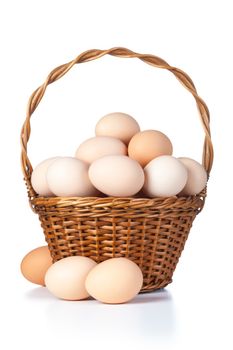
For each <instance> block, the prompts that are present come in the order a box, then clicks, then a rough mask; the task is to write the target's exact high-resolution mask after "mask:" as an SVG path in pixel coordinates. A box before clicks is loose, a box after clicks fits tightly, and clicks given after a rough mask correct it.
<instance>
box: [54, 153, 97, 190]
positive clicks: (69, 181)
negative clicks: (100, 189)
mask: <svg viewBox="0 0 233 350" xmlns="http://www.w3.org/2000/svg"><path fill="white" fill-rule="evenodd" d="M47 182H48V186H49V188H50V189H51V191H52V192H53V193H54V194H55V195H56V196H59V197H76V196H95V195H96V194H97V190H96V189H95V188H94V186H93V185H92V184H91V182H90V180H89V177H88V164H87V163H84V162H83V161H81V160H79V159H77V158H72V157H64V158H60V159H57V160H55V161H54V162H53V163H52V164H51V165H50V166H49V167H48V170H47Z"/></svg>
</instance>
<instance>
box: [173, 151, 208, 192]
mask: <svg viewBox="0 0 233 350" xmlns="http://www.w3.org/2000/svg"><path fill="white" fill-rule="evenodd" d="M178 159H179V161H181V162H182V163H183V164H184V166H185V167H186V169H187V171H188V180H187V182H186V185H185V187H184V188H183V190H182V191H181V193H180V195H181V196H189V195H195V194H198V193H200V192H201V191H202V190H203V189H204V188H205V186H206V183H207V172H206V170H205V169H204V167H203V166H202V165H201V164H200V163H198V162H197V161H196V160H194V159H191V158H185V157H180V158H178Z"/></svg>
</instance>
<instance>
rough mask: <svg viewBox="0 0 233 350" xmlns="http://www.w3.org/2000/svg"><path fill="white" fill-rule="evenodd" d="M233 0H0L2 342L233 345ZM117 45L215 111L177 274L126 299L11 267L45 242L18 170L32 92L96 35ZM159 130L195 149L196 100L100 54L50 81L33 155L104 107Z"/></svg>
mask: <svg viewBox="0 0 233 350" xmlns="http://www.w3.org/2000/svg"><path fill="white" fill-rule="evenodd" d="M232 32H233V22H232V10H231V1H230V0H229V1H227V0H221V1H215V0H214V1H210V0H209V1H208V0H207V1H200V0H196V1H181V0H180V1H168V0H167V1H166V0H165V1H161V0H160V1H157V0H154V1H149V0H144V1H138V0H134V1H133V0H132V1H130V0H128V1H127V0H125V1H121V0H118V1H107V0H106V1H103V0H99V1H90V0H86V1H71V0H66V1H60V0H57V1H43V0H40V1H26V0H21V1H12V0H9V1H5V2H3V1H2V2H1V5H0V33H1V34H0V35H1V41H0V42H1V49H0V50H1V56H0V62H1V65H0V73H1V75H0V89H1V91H0V92H1V94H0V96H1V101H0V121H1V125H0V133H1V137H0V142H1V172H0V174H1V175H0V176H1V240H0V244H1V253H0V269H1V283H0V285H1V287H0V295H1V299H0V302H1V308H0V317H1V337H0V343H1V344H0V347H1V349H13V348H14V347H16V346H17V348H18V349H43V348H44V349H50V348H53V349H63V348H66V349H75V348H79V349H89V348H90V349H91V348H95V349H115V348H118V349H126V348H131V349H139V348H140V349H142V348H149V349H156V348H158V349H173V350H175V349H179V350H182V349H197V348H199V349H204V348H206V349H207V348H208V349H213V348H218V349H219V348H221V349H225V350H226V349H232V347H233V342H232V312H233V308H232V306H233V305H232V293H233V288H232V243H233V239H232V235H233V232H232V221H231V219H232V203H231V195H232V177H231V176H230V174H231V171H230V169H232V164H231V163H232V126H231V124H232V123H231V120H232V112H233V108H232V78H233V74H232V73H233V71H232V61H233V54H232V51H231V50H232ZM113 46H125V47H127V48H129V49H132V50H135V51H138V52H141V53H151V54H155V55H158V56H161V57H162V58H164V59H165V60H167V61H168V62H169V63H170V64H172V65H174V66H178V67H180V68H182V69H183V70H184V71H186V72H187V73H188V74H189V75H190V76H191V77H192V79H193V80H194V82H195V83H196V86H197V89H198V92H199V94H200V96H202V97H203V98H204V100H205V101H206V102H207V104H208V106H209V108H210V112H211V128H212V137H213V143H214V147H215V162H214V167H213V171H212V173H211V177H210V181H209V186H208V198H207V201H206V206H205V208H204V210H203V212H202V213H201V214H200V215H199V216H198V218H197V219H196V221H195V222H194V226H193V228H192V230H191V235H190V237H189V239H188V241H187V244H186V246H185V250H184V252H183V254H182V257H181V259H180V262H179V264H178V267H177V270H176V272H175V274H174V282H173V283H172V284H171V285H169V286H168V287H167V288H166V290H165V291H162V292H158V293H152V294H147V295H140V296H138V297H137V298H136V299H135V300H134V301H132V302H131V303H129V304H125V305H117V306H115V305H112V306H111V305H103V304H100V303H98V302H95V301H82V302H65V301H60V300H56V299H55V298H53V297H52V296H51V295H50V294H49V293H48V292H47V290H46V289H45V288H39V287H36V286H34V285H32V284H30V283H29V282H27V281H26V280H24V279H23V277H22V276H21V275H20V271H19V265H20V261H21V259H22V258H23V256H24V255H25V254H26V253H27V252H28V251H30V250H31V249H33V248H35V247H37V246H40V245H43V244H44V238H43V233H42V230H41V228H40V225H39V222H38V219H37V217H36V215H34V214H33V213H32V211H31V210H30V209H29V206H28V201H27V195H26V189H25V186H24V183H23V179H22V173H21V169H20V143H19V133H20V128H21V125H22V123H23V121H24V117H25V109H26V104H27V99H28V97H29V95H30V94H31V93H32V91H33V90H34V89H35V88H37V87H38V86H39V85H40V84H41V83H42V82H43V81H44V79H45V77H46V75H47V74H48V73H49V71H50V70H52V69H53V68H55V67H56V66H58V65H60V64H62V63H65V62H67V61H69V60H71V59H73V58H74V57H75V56H76V55H78V54H79V53H81V52H82V51H85V50H87V49H92V48H100V49H106V48H110V47H113ZM117 110H118V111H123V112H126V113H129V114H131V115H133V116H134V117H135V118H136V119H137V120H138V122H139V123H140V125H141V128H142V129H147V128H154V129H159V130H161V131H163V132H165V133H166V134H167V135H169V137H170V138H171V139H172V141H173V144H174V155H177V156H190V157H193V158H195V159H197V160H199V161H200V160H201V147H202V141H203V131H202V129H201V124H200V122H199V120H198V118H199V117H198V114H197V111H196V106H195V103H194V101H193V99H192V97H191V96H189V94H188V93H187V92H186V91H185V90H184V88H183V87H182V86H181V85H180V84H179V83H178V81H177V80H176V79H175V78H174V77H173V76H172V75H171V74H170V73H169V72H164V71H160V70H158V69H155V68H152V67H151V66H148V65H145V64H143V63H142V62H140V61H136V60H131V59H130V60H127V59H119V58H112V57H106V58H102V59H100V60H98V61H95V62H91V63H86V64H84V65H80V66H76V67H74V68H73V69H72V71H71V72H69V73H68V74H67V75H66V76H65V77H64V78H62V79H61V80H59V81H58V82H57V83H55V84H53V86H51V87H49V89H48V91H47V93H46V96H45V98H44V99H43V101H42V103H41V105H40V106H39V108H38V110H37V111H36V112H35V114H34V115H33V117H32V134H31V139H30V142H29V145H28V146H29V156H30V159H31V161H32V164H33V165H35V164H36V163H37V162H39V161H41V160H43V159H44V158H47V157H50V156H53V155H57V154H59V155H71V156H72V155H73V154H74V152H75V149H76V147H77V146H78V145H79V143H80V142H81V141H83V140H84V139H85V138H87V137H90V136H92V135H93V133H94V125H95V123H96V122H97V120H98V119H99V118H100V117H101V116H103V115H104V114H106V113H109V112H113V111H117Z"/></svg>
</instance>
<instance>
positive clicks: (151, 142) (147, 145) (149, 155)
mask: <svg viewBox="0 0 233 350" xmlns="http://www.w3.org/2000/svg"><path fill="white" fill-rule="evenodd" d="M128 153H129V156H130V158H132V159H135V160H137V161H138V162H139V163H140V164H141V166H143V167H145V166H146V164H148V163H149V162H150V161H151V160H152V159H154V158H156V157H159V156H162V155H172V143H171V141H170V139H169V138H168V137H167V136H166V135H165V134H163V133H162V132H161V131H158V130H145V131H141V132H138V133H137V134H136V135H134V136H133V137H132V139H131V140H130V143H129V147H128Z"/></svg>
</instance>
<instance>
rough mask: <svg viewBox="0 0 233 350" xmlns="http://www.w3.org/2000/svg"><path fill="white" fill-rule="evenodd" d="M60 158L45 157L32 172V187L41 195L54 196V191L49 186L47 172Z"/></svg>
mask: <svg viewBox="0 0 233 350" xmlns="http://www.w3.org/2000/svg"><path fill="white" fill-rule="evenodd" d="M58 158H59V157H52V158H48V159H45V160H44V161H43V162H41V163H40V164H38V165H37V166H36V167H35V169H34V170H33V172H32V176H31V183H32V187H33V189H34V190H35V192H36V193H38V194H39V195H40V196H44V197H49V196H53V193H52V191H51V190H50V188H49V186H48V182H47V177H46V174H47V170H48V167H49V166H50V165H51V164H52V163H53V162H54V161H55V160H57V159H58Z"/></svg>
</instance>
